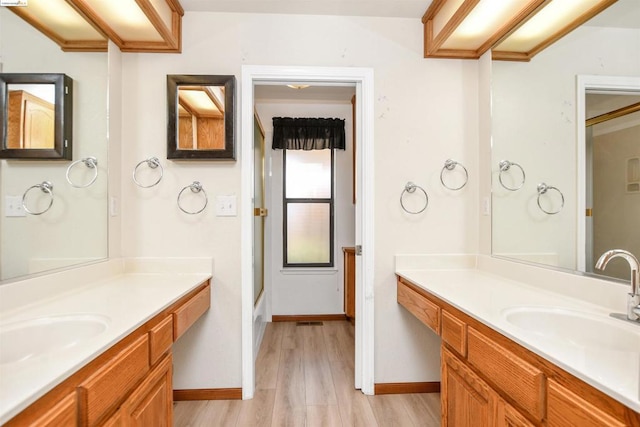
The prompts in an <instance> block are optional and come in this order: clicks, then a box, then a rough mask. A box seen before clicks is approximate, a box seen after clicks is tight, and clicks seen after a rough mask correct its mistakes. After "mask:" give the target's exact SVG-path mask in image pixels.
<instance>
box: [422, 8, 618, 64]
mask: <svg viewBox="0 0 640 427" xmlns="http://www.w3.org/2000/svg"><path fill="white" fill-rule="evenodd" d="M615 1H616V0H433V2H432V3H431V5H430V6H429V8H428V9H427V11H426V12H425V14H424V16H423V17H422V22H423V24H424V56H425V58H467V59H477V58H479V57H480V56H482V54H484V53H485V52H486V51H487V50H489V49H491V48H492V47H493V46H495V45H497V44H500V43H503V42H507V40H509V44H507V45H506V46H507V47H508V48H509V49H511V46H512V44H511V43H512V41H511V40H510V38H511V36H515V35H516V33H518V31H520V29H521V28H522V33H519V34H518V37H526V36H524V35H523V34H526V33H527V32H530V31H531V29H532V28H534V29H537V30H538V32H537V34H538V36H537V37H539V38H538V39H536V40H537V42H535V46H536V47H538V46H542V47H540V49H538V50H536V51H535V52H533V53H532V54H530V56H523V55H522V54H516V55H512V54H511V53H509V55H508V56H509V57H506V56H507V55H503V56H505V57H501V58H496V56H495V51H494V59H515V60H528V59H530V57H531V56H533V55H535V53H537V52H538V51H539V50H541V49H543V48H544V47H546V46H548V45H549V44H551V43H553V42H554V41H556V40H557V39H558V38H560V37H562V36H563V35H565V34H567V33H568V32H569V31H571V30H573V29H574V28H575V27H577V26H578V25H580V24H581V23H583V22H584V21H586V20H587V19H589V18H591V17H592V16H594V15H596V14H597V13H599V12H600V11H602V10H604V9H605V8H607V7H608V6H610V5H611V4H613V3H615ZM550 7H553V8H552V9H549V10H550V12H546V10H548V8H550ZM542 12H544V13H543V14H542V15H540V13H542ZM539 16H540V17H539ZM528 22H532V24H531V25H527V24H528ZM523 23H525V24H524V25H523ZM523 46H524V45H523ZM529 52H530V51H527V53H529Z"/></svg>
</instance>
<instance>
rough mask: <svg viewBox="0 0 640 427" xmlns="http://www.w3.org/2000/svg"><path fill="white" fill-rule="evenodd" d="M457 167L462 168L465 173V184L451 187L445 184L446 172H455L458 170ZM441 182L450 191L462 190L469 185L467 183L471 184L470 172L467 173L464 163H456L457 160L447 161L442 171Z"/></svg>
mask: <svg viewBox="0 0 640 427" xmlns="http://www.w3.org/2000/svg"><path fill="white" fill-rule="evenodd" d="M456 166H460V167H461V168H462V170H463V171H464V182H463V183H462V185H460V186H458V187H449V186H448V185H447V184H445V182H444V176H443V175H444V172H445V171H453V170H454V169H455V168H456ZM440 182H441V183H442V185H444V187H445V188H448V189H449V190H453V191H457V190H460V189H462V187H464V186H465V185H467V182H469V172H467V168H465V167H464V165H463V164H462V163H458V162H456V161H455V160H452V159H447V160H446V161H445V162H444V167H443V168H442V170H441V171H440Z"/></svg>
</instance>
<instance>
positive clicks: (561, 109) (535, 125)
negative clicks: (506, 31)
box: [491, 26, 640, 270]
mask: <svg viewBox="0 0 640 427" xmlns="http://www.w3.org/2000/svg"><path fill="white" fill-rule="evenodd" d="M639 73H640V30H638V29H622V28H601V27H589V26H582V27H580V28H578V29H576V30H575V31H573V32H572V33H570V34H569V35H567V36H565V37H564V38H563V39H561V40H559V41H558V42H556V43H555V44H554V45H552V46H550V47H549V48H547V49H546V50H544V51H543V52H541V53H539V54H538V55H537V56H535V57H534V58H533V59H532V60H531V62H528V63H519V62H504V61H495V62H494V63H493V82H492V85H493V157H492V164H491V166H492V171H493V191H494V193H493V253H494V254H508V256H511V257H522V254H529V255H530V254H550V255H551V256H552V257H555V258H556V259H557V261H556V262H555V264H556V265H558V266H561V267H564V268H568V269H571V270H574V269H575V268H576V260H577V253H576V251H577V250H578V249H577V248H576V239H577V237H576V233H577V229H576V223H577V218H576V212H577V208H576V203H577V198H576V188H577V181H576V179H577V178H576V170H577V148H576V144H577V143H583V142H582V141H580V142H578V141H577V140H576V139H577V137H576V126H577V125H576V105H575V103H576V75H578V74H596V75H612V76H616V75H617V76H633V75H638V74H639ZM502 159H508V160H511V161H514V162H516V163H519V164H520V165H522V167H523V168H524V169H525V171H526V176H527V179H526V183H525V186H524V187H523V188H522V189H521V190H519V191H516V192H510V191H506V190H504V189H503V188H502V187H500V185H499V183H498V180H497V178H498V175H497V173H498V166H497V165H498V162H499V161H500V160H502ZM540 182H545V183H547V184H548V185H552V186H555V187H558V188H559V189H560V190H561V191H562V193H563V194H564V197H565V206H564V209H562V212H561V213H559V214H557V215H546V214H544V213H543V212H542V211H540V209H539V208H538V206H537V204H536V197H537V192H536V186H537V185H538V183H540ZM552 196H554V197H555V196H557V195H552ZM580 250H584V249H583V248H582V249H580ZM519 254H520V255H519Z"/></svg>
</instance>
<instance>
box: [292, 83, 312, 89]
mask: <svg viewBox="0 0 640 427" xmlns="http://www.w3.org/2000/svg"><path fill="white" fill-rule="evenodd" d="M309 86H311V85H299V84H290V85H287V87H290V88H291V89H306V88H308V87H309Z"/></svg>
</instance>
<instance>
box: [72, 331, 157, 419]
mask: <svg viewBox="0 0 640 427" xmlns="http://www.w3.org/2000/svg"><path fill="white" fill-rule="evenodd" d="M148 371H149V339H148V335H147V334H145V335H143V336H141V337H140V338H138V339H137V340H136V341H134V342H133V343H132V344H130V345H129V346H127V347H126V348H125V349H124V350H122V351H121V352H120V353H118V354H117V355H115V356H114V357H113V358H112V359H111V360H110V361H109V362H108V363H107V364H106V365H104V366H103V367H102V368H100V369H99V370H98V371H97V372H96V373H95V374H93V375H92V376H91V377H89V379H87V380H86V381H85V382H83V383H82V384H81V385H80V386H79V387H78V390H79V392H80V416H81V420H82V424H83V425H90V426H92V425H95V424H96V422H98V421H100V419H101V418H102V417H103V416H104V415H106V414H107V413H108V412H109V411H110V410H111V409H114V408H115V407H116V405H117V404H119V403H120V402H121V401H122V400H123V399H124V398H125V397H126V396H127V394H128V393H129V392H130V391H131V390H132V389H133V387H134V386H135V385H136V383H138V382H139V381H140V380H141V379H142V378H143V377H144V376H145V375H146V374H147V372H148Z"/></svg>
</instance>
